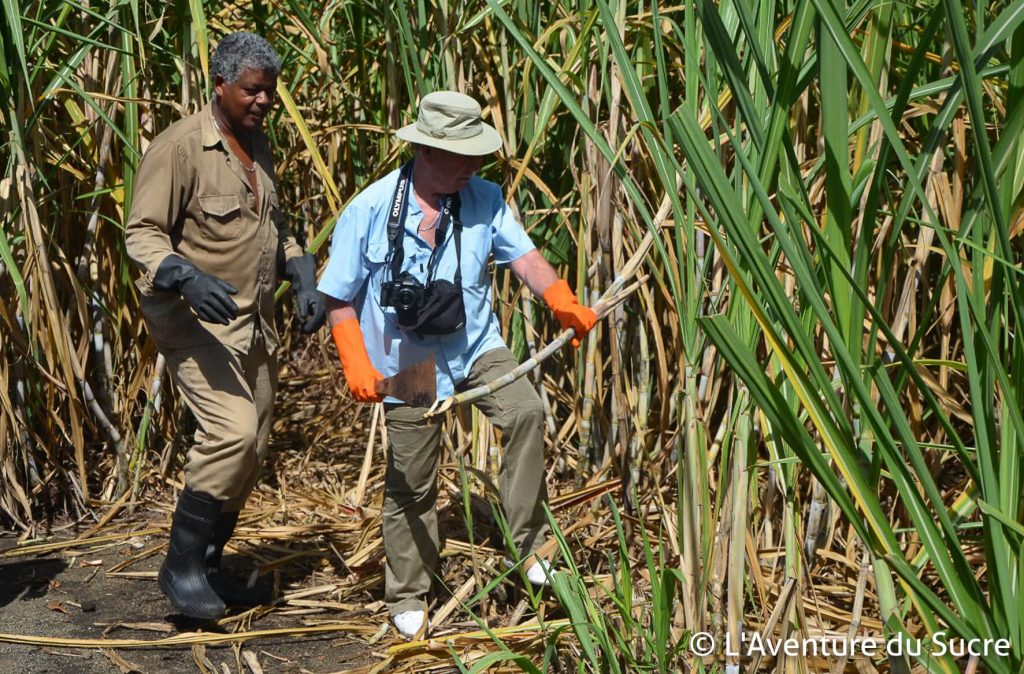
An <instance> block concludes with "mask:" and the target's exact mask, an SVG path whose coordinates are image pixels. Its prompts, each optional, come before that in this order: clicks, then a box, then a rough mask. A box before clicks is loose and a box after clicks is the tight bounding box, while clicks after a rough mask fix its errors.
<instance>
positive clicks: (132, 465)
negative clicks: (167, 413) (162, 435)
mask: <svg viewBox="0 0 1024 674" xmlns="http://www.w3.org/2000/svg"><path fill="white" fill-rule="evenodd" d="M165 365H166V362H165V361H164V355H163V354H162V353H158V354H157V356H156V364H155V365H154V367H153V381H152V382H151V383H150V385H149V392H148V395H147V397H146V408H145V409H144V410H143V412H142V421H140V422H139V433H138V435H137V436H136V443H135V449H134V450H133V451H132V456H131V460H130V461H129V466H128V467H129V470H131V472H132V500H133V501H134V500H135V498H136V497H137V496H138V494H139V479H140V476H141V474H142V464H143V461H142V456H143V455H144V453H145V450H146V438H148V437H149V423H150V419H152V418H153V416H154V415H155V414H156V413H158V412H159V411H160V403H161V397H162V396H161V393H160V391H161V388H162V387H161V383H162V382H163V376H164V370H165Z"/></svg>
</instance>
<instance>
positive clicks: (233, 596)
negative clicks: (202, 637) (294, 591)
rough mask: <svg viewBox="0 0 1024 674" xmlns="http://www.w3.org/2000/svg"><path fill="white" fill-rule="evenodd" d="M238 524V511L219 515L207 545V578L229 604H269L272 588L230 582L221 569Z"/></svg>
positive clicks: (242, 605)
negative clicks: (244, 585)
mask: <svg viewBox="0 0 1024 674" xmlns="http://www.w3.org/2000/svg"><path fill="white" fill-rule="evenodd" d="M236 524H238V512H237V511H236V512H233V513H221V514H220V515H219V516H218V517H217V523H216V524H215V525H214V527H213V535H212V536H211V537H210V543H209V545H207V546H206V579H207V580H208V581H209V583H210V587H212V588H213V591H214V592H216V593H217V596H218V597H220V598H221V599H222V600H223V601H224V603H225V604H227V605H228V606H241V607H244V608H252V607H253V606H262V605H263V604H269V603H270V602H271V601H272V600H273V592H272V591H271V589H270V588H268V587H264V586H261V585H257V586H255V587H241V586H239V585H236V584H234V583H232V582H230V581H229V580H228V579H227V577H226V576H225V575H224V574H223V573H222V572H221V570H220V560H221V557H222V556H223V555H224V546H225V545H227V542H228V541H229V540H230V539H231V534H233V533H234V532H235V525H236Z"/></svg>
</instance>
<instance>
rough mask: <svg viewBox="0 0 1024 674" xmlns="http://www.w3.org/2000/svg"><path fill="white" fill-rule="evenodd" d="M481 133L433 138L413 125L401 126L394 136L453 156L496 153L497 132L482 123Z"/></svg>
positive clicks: (477, 155)
mask: <svg viewBox="0 0 1024 674" xmlns="http://www.w3.org/2000/svg"><path fill="white" fill-rule="evenodd" d="M481 126H482V127H483V129H482V131H481V132H480V133H478V134H477V135H475V136H473V137H472V138H434V137H433V136H431V135H428V134H425V133H423V132H422V131H420V130H419V129H417V128H416V125H415V124H409V125H408V126H403V127H402V128H401V129H399V130H398V131H396V132H395V135H396V136H398V137H399V138H401V139H402V140H404V141H406V142H407V143H416V144H417V145H426V146H428V147H436V148H439V149H441V150H447V151H448V152H454V153H455V154H462V155H467V156H471V157H479V156H481V155H485V154H491V153H492V152H496V151H497V150H498V148H500V147H501V136H499V135H498V132H497V130H495V128H494V127H493V126H491V125H490V124H487V123H482V124H481Z"/></svg>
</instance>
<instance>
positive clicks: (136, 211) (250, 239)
mask: <svg viewBox="0 0 1024 674" xmlns="http://www.w3.org/2000/svg"><path fill="white" fill-rule="evenodd" d="M280 70H281V60H280V59H279V58H278V56H277V54H276V53H274V49H273V48H272V47H271V46H270V44H268V43H267V41H266V40H264V39H263V38H262V37H260V36H258V35H253V34H252V33H232V34H231V35H228V36H226V37H224V39H222V40H221V42H220V44H219V46H218V47H217V51H216V53H215V54H214V55H213V59H212V61H211V63H210V75H211V76H212V78H213V92H214V96H213V100H212V101H210V102H209V103H208V104H207V105H206V106H205V107H204V108H203V109H202V110H201V111H199V112H198V113H196V114H194V115H191V116H189V117H186V118H185V119H182V120H179V121H178V122H176V123H174V124H172V125H171V126H170V127H169V128H168V129H167V130H166V131H164V132H163V133H161V134H160V135H158V136H157V137H156V138H155V139H154V140H153V143H152V144H151V145H150V147H149V149H148V150H147V151H146V154H145V156H144V157H143V158H142V163H141V164H140V166H139V172H138V176H137V178H136V196H135V200H134V202H133V204H132V208H131V212H130V214H129V216H128V220H127V222H126V225H125V244H126V247H127V250H128V255H129V256H130V257H131V258H132V260H133V261H134V262H135V263H136V265H137V266H138V267H139V269H140V271H141V272H142V275H141V277H140V278H139V279H138V280H137V281H136V285H137V286H138V288H139V290H140V292H141V294H142V298H141V307H142V313H143V316H144V317H145V319H146V326H147V328H148V330H149V334H150V337H151V338H152V339H153V342H154V343H155V344H156V347H157V349H158V350H159V351H160V352H161V353H162V354H163V355H164V357H165V359H166V361H167V368H168V371H169V372H170V374H171V378H172V379H173V380H174V382H175V384H177V387H178V390H179V392H180V393H181V396H182V398H183V399H184V401H185V404H186V405H187V406H188V408H189V409H190V410H191V411H192V413H193V415H194V416H195V418H196V420H197V422H198V429H197V431H196V434H195V439H194V444H193V445H192V447H191V448H190V449H189V452H188V460H187V462H186V465H185V487H184V489H183V490H182V492H181V495H180V497H179V499H178V503H177V507H176V508H175V512H174V517H173V520H172V525H171V534H170V542H169V544H168V550H167V558H166V560H165V561H164V563H163V566H162V567H161V568H160V574H159V585H160V589H161V591H162V592H163V593H164V594H165V595H167V597H168V599H170V601H171V604H172V605H173V606H174V608H175V609H177V610H178V611H180V612H181V613H182V614H184V615H186V616H188V617H191V618H197V619H203V620H212V619H215V618H218V617H220V616H222V615H224V612H225V610H226V608H227V607H228V606H255V605H259V604H263V603H267V602H269V601H270V598H271V597H270V592H269V591H268V590H266V589H265V588H243V587H236V586H233V585H231V584H230V583H228V582H227V581H226V580H225V578H224V577H223V575H222V574H221V572H220V560H221V556H222V554H223V552H224V546H225V545H226V544H227V541H228V539H229V538H231V535H232V533H233V532H234V529H235V525H236V524H237V523H238V513H239V511H240V510H241V509H242V506H243V505H244V504H245V501H246V498H247V497H248V496H249V494H250V492H251V491H252V489H253V487H254V486H255V485H256V481H257V479H258V477H259V474H260V468H261V465H262V462H263V459H264V458H265V456H266V454H267V447H268V439H269V435H270V426H271V419H272V409H273V402H274V394H275V392H276V389H277V359H276V353H277V348H278V336H277V331H276V330H275V327H274V290H275V288H276V285H277V283H278V276H281V277H283V278H286V279H288V280H289V281H291V283H292V290H293V292H294V297H295V301H296V315H297V316H298V317H299V318H300V319H301V320H302V321H304V323H303V325H302V330H303V332H305V333H307V334H308V333H312V332H315V331H316V330H317V329H319V328H320V326H321V325H323V322H324V301H323V298H322V296H321V295H320V294H319V293H318V292H317V290H316V279H315V273H316V263H315V261H314V259H313V256H312V255H310V254H308V253H304V252H303V249H302V248H301V247H300V246H299V244H298V243H297V242H296V240H295V237H294V236H293V235H292V233H291V231H290V230H289V228H288V226H287V224H286V223H285V219H284V214H283V213H282V211H281V207H280V202H279V200H278V196H277V190H276V188H275V185H274V164H273V160H272V158H271V156H270V145H269V143H268V141H267V138H266V136H265V135H264V134H263V131H262V130H261V126H262V123H263V119H264V117H266V115H267V113H268V112H269V110H270V108H271V106H272V105H273V103H274V94H275V89H276V84H277V75H278V73H279V72H280Z"/></svg>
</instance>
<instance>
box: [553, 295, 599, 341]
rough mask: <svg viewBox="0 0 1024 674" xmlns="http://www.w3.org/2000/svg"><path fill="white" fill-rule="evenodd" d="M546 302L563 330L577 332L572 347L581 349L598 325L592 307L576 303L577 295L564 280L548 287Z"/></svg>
mask: <svg viewBox="0 0 1024 674" xmlns="http://www.w3.org/2000/svg"><path fill="white" fill-rule="evenodd" d="M544 301H545V302H546V303H547V305H548V306H549V307H550V308H551V312H552V313H553V314H554V315H555V318H557V319H558V322H559V324H561V326H562V329H563V330H568V329H569V328H572V329H573V330H575V331H576V336H575V337H573V338H572V346H573V348H574V349H577V348H579V346H580V341H581V340H582V339H583V337H584V336H585V335H586V334H587V333H588V332H590V329H591V328H592V327H594V324H595V323H597V314H595V313H594V310H593V309H591V308H590V307H585V306H583V305H581V304H580V303H579V302H577V301H576V295H575V294H573V292H572V291H571V290H569V284H568V283H566V282H565V280H563V279H559V280H557V281H555V282H554V283H552V284H551V285H549V286H548V289H547V290H545V291H544Z"/></svg>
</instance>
